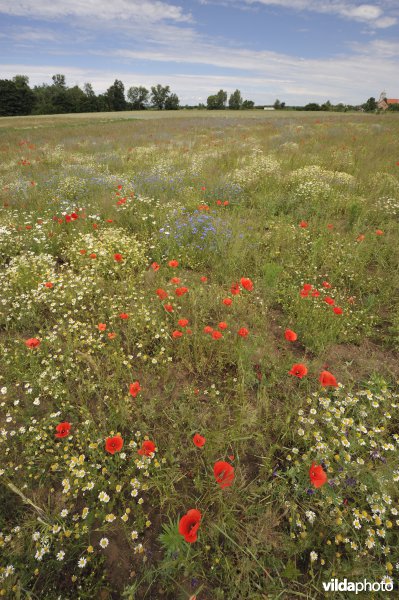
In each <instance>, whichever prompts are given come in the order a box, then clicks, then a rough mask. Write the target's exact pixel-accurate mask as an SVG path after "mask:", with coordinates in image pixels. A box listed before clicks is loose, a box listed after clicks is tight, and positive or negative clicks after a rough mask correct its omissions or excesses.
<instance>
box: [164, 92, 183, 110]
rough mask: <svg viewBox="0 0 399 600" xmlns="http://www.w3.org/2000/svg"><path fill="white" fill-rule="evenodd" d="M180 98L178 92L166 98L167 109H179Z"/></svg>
mask: <svg viewBox="0 0 399 600" xmlns="http://www.w3.org/2000/svg"><path fill="white" fill-rule="evenodd" d="M179 104H180V100H179V98H178V96H177V95H176V94H170V96H168V97H167V98H166V100H165V110H178V109H179Z"/></svg>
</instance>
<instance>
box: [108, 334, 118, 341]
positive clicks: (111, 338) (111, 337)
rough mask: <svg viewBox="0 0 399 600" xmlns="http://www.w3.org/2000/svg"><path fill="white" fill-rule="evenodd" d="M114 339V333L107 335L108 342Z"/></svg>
mask: <svg viewBox="0 0 399 600" xmlns="http://www.w3.org/2000/svg"><path fill="white" fill-rule="evenodd" d="M115 338H116V333H109V334H108V339H109V340H114V339H115Z"/></svg>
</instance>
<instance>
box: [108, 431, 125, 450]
mask: <svg viewBox="0 0 399 600" xmlns="http://www.w3.org/2000/svg"><path fill="white" fill-rule="evenodd" d="M122 448H123V439H122V438H121V436H120V435H115V436H114V437H108V438H107V439H106V440H105V450H106V451H107V452H109V453H110V454H115V452H120V451H121V450H122Z"/></svg>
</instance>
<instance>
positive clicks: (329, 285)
mask: <svg viewBox="0 0 399 600" xmlns="http://www.w3.org/2000/svg"><path fill="white" fill-rule="evenodd" d="M323 287H324V288H326V289H328V288H330V287H331V283H328V281H323Z"/></svg>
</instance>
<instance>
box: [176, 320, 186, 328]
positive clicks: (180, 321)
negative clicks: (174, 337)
mask: <svg viewBox="0 0 399 600" xmlns="http://www.w3.org/2000/svg"><path fill="white" fill-rule="evenodd" d="M177 323H178V325H180V327H187V325H188V319H179V320H178V322H177Z"/></svg>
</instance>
